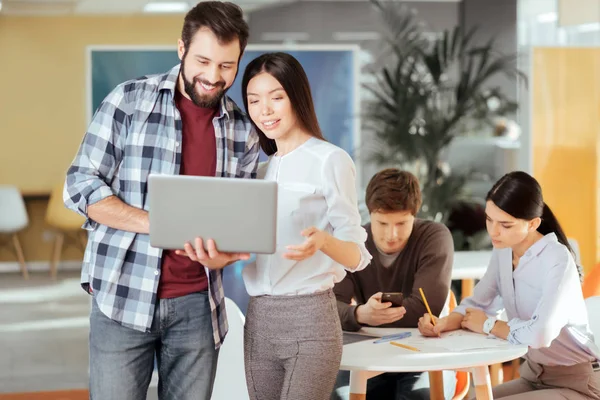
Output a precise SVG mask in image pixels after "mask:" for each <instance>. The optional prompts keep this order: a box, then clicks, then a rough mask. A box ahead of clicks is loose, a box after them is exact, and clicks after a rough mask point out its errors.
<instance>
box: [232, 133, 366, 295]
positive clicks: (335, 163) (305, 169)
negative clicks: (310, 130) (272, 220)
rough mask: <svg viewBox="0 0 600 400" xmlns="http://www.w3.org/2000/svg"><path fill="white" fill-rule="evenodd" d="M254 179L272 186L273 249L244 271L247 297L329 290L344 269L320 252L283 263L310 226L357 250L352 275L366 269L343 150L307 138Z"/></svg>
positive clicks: (352, 176)
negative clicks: (274, 201) (274, 194)
mask: <svg viewBox="0 0 600 400" xmlns="http://www.w3.org/2000/svg"><path fill="white" fill-rule="evenodd" d="M258 175H259V178H260V177H261V176H262V177H263V178H264V179H267V180H271V181H276V182H277V183H278V200H277V202H278V204H277V249H276V252H275V253H274V254H258V255H257V256H256V262H255V263H252V264H249V265H247V266H246V267H245V268H244V270H243V273H242V274H243V278H244V283H245V284H246V289H247V290H248V293H249V294H250V295H251V296H260V295H299V294H310V293H315V292H319V291H324V290H327V289H330V288H332V287H333V286H334V284H335V283H337V282H339V281H341V280H342V279H343V278H344V276H345V275H346V270H345V268H344V267H343V266H342V265H340V264H339V263H337V262H335V261H334V260H333V259H331V258H330V257H328V256H327V255H326V254H325V253H323V252H321V251H317V252H316V253H315V254H314V255H313V256H312V257H310V258H307V259H305V260H302V261H294V260H288V259H286V258H283V254H284V253H286V252H287V251H288V250H287V249H286V246H289V245H299V244H302V243H304V241H305V240H306V238H305V237H303V236H302V235H301V234H300V232H302V230H303V229H306V228H309V227H311V226H315V227H317V228H319V229H321V230H324V231H326V232H329V233H330V234H331V235H333V236H334V237H336V238H337V239H340V240H344V241H349V242H354V243H356V244H357V245H358V246H359V248H360V253H361V258H360V263H359V265H357V266H356V269H354V270H355V271H358V270H361V269H363V268H364V267H366V266H367V265H368V264H369V262H370V261H371V255H370V254H369V252H368V251H367V249H366V247H365V241H366V239H367V232H366V231H365V229H364V228H363V227H362V226H361V218H360V214H359V212H358V205H357V194H356V171H355V167H354V162H353V161H352V159H351V158H350V156H349V155H348V154H347V153H346V152H345V151H344V150H342V149H340V148H339V147H337V146H335V145H333V144H331V143H328V142H325V141H322V140H319V139H317V138H311V139H309V140H308V141H306V142H305V143H303V144H302V145H301V146H299V147H298V148H296V149H294V150H293V151H291V152H290V153H288V154H285V155H284V156H281V157H279V156H277V155H273V156H271V157H270V159H269V161H268V163H267V164H266V166H261V167H260V169H259V174H258Z"/></svg>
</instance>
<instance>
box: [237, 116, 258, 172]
mask: <svg viewBox="0 0 600 400" xmlns="http://www.w3.org/2000/svg"><path fill="white" fill-rule="evenodd" d="M248 126H249V127H248V129H249V134H248V139H247V140H246V149H245V152H244V156H243V158H242V160H241V162H242V165H241V167H240V173H239V175H238V178H249V179H255V178H256V177H257V170H258V156H259V154H260V144H259V141H258V134H257V133H256V130H255V129H254V127H253V126H252V125H251V124H250V122H248Z"/></svg>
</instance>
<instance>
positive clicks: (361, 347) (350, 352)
mask: <svg viewBox="0 0 600 400" xmlns="http://www.w3.org/2000/svg"><path fill="white" fill-rule="evenodd" d="M370 330H372V328H371V329H370ZM394 331H395V332H397V331H398V330H397V329H396V330H390V331H388V332H386V334H388V333H390V332H391V333H394ZM400 331H403V332H404V331H410V332H411V333H412V335H413V336H420V333H419V331H418V330H417V329H401V330H400ZM468 334H472V335H477V336H479V337H481V335H478V334H475V333H472V332H471V333H468ZM373 340H374V339H371V340H365V341H361V342H357V343H352V344H347V345H344V350H343V353H342V362H341V365H340V369H341V370H347V371H350V400H364V399H366V392H367V380H368V379H369V378H371V377H373V376H376V375H379V374H382V373H385V372H420V371H424V372H425V371H443V370H470V371H471V373H472V374H473V382H474V383H475V388H476V394H477V399H485V400H488V399H492V385H491V382H490V375H489V369H488V366H489V365H491V364H496V363H503V362H505V361H509V360H513V359H515V358H519V357H521V356H523V355H524V354H525V353H526V352H527V346H513V345H510V344H508V342H506V345H502V346H501V347H489V348H480V349H473V350H461V351H450V350H446V349H442V348H433V347H432V348H427V347H424V348H422V349H421V351H418V352H417V351H412V350H407V349H404V348H400V347H396V346H392V345H391V344H389V343H381V344H373ZM400 342H403V341H400ZM440 383H441V382H439V380H438V379H435V380H432V382H430V384H431V399H432V400H438V399H440V400H443V399H444V397H443V387H438V386H440ZM434 385H435V387H434ZM440 396H441V397H440Z"/></svg>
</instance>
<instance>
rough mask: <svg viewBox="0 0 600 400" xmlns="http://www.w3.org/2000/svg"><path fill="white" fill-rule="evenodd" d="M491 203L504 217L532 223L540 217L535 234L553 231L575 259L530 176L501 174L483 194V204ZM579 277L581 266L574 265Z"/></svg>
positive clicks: (517, 173) (537, 186) (524, 174)
mask: <svg viewBox="0 0 600 400" xmlns="http://www.w3.org/2000/svg"><path fill="white" fill-rule="evenodd" d="M487 200H491V201H493V202H494V204H495V205H496V206H497V207H498V208H500V209H501V210H502V211H504V212H505V213H507V214H510V215H512V216H513V217H515V218H519V219H524V220H528V221H529V220H532V219H534V218H541V220H542V222H541V224H540V226H539V227H538V229H537V230H538V232H540V233H541V234H543V235H547V234H548V233H552V232H554V233H555V234H556V237H557V239H558V241H559V242H560V243H562V244H563V245H564V246H565V247H566V248H567V249H569V251H570V252H571V254H572V255H573V258H575V252H574V251H573V249H572V248H571V245H570V244H569V241H568V240H567V236H566V235H565V232H564V231H563V229H562V227H561V226H560V224H559V223H558V220H557V219H556V217H555V216H554V213H552V210H551V209H550V207H548V205H547V204H546V203H545V202H544V198H543V197H542V188H541V187H540V184H539V183H538V181H537V180H535V178H534V177H532V176H531V175H529V174H527V173H526V172H523V171H514V172H510V173H508V174H506V175H504V176H503V177H502V178H500V180H498V182H496V184H494V186H493V187H492V189H490V191H489V192H488V194H487V197H486V201H487ZM577 269H578V272H579V277H580V278H581V277H582V270H581V267H580V266H579V265H578V266H577Z"/></svg>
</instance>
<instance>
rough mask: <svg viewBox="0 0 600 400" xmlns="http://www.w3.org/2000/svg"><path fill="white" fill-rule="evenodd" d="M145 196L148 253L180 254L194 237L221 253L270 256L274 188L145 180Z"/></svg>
mask: <svg viewBox="0 0 600 400" xmlns="http://www.w3.org/2000/svg"><path fill="white" fill-rule="evenodd" d="M148 196H150V198H149V200H150V207H149V213H150V244H151V245H152V246H153V247H158V248H163V249H183V245H184V244H185V243H186V242H190V243H193V240H194V238H196V237H198V236H199V237H201V238H203V239H214V241H215V243H216V245H217V249H218V250H219V251H221V252H244V253H262V254H272V253H274V252H275V242H276V231H277V183H276V182H273V181H264V180H255V179H239V178H215V177H200V176H181V175H157V174H150V176H149V177H148ZM205 247H206V245H205Z"/></svg>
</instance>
